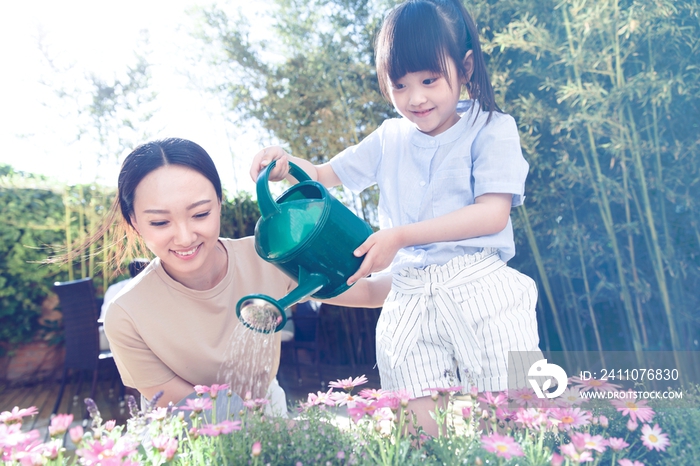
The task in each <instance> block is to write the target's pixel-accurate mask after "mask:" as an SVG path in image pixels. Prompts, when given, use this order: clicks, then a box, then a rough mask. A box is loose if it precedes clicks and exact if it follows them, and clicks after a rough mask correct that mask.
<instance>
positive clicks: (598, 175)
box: [562, 8, 643, 364]
mask: <svg viewBox="0 0 700 466" xmlns="http://www.w3.org/2000/svg"><path fill="white" fill-rule="evenodd" d="M562 14H563V16H564V26H565V28H566V34H567V39H568V43H569V52H570V54H571V57H576V56H577V53H576V49H575V47H574V44H573V33H572V31H571V24H570V21H569V16H568V14H567V12H566V9H564V8H562ZM571 67H572V69H573V72H574V78H575V81H576V85H577V86H578V88H579V89H580V90H583V84H582V79H581V73H580V71H579V69H578V66H577V65H576V63H575V62H573V63H572V64H571ZM584 126H585V130H586V135H587V140H588V150H582V151H581V155H582V156H583V159H584V163H585V166H586V170H587V171H588V173H589V176H590V177H591V181H592V183H591V184H592V186H593V189H594V192H595V193H596V196H597V198H598V202H597V204H598V207H599V209H600V212H601V217H602V219H603V225H604V226H605V229H606V231H607V233H608V237H609V239H610V243H611V247H612V249H613V255H614V258H615V265H616V268H617V275H618V280H619V283H620V288H621V295H622V296H621V297H622V302H623V306H624V309H625V313H626V315H627V324H628V326H629V328H630V333H631V337H632V346H633V348H634V352H635V354H636V357H637V359H638V362H639V363H640V364H643V356H642V344H641V339H640V335H639V329H638V328H637V324H636V321H635V315H634V310H633V308H632V302H631V297H630V293H629V289H628V286H627V281H626V279H625V273H624V265H623V263H622V256H621V254H620V249H619V246H618V244H617V237H616V235H615V228H614V222H613V217H612V213H611V208H610V201H609V200H608V196H607V191H606V187H605V182H604V176H603V173H602V171H601V169H600V162H599V157H598V151H597V148H596V141H595V135H594V133H593V128H591V125H590V123H586V124H585V125H584ZM587 152H590V157H591V161H592V163H593V167H594V168H595V176H594V175H593V172H592V170H591V167H590V163H589V161H588V157H587Z"/></svg>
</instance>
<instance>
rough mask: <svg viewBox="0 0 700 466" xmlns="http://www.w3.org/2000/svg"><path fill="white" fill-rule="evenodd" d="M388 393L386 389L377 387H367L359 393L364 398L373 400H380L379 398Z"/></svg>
mask: <svg viewBox="0 0 700 466" xmlns="http://www.w3.org/2000/svg"><path fill="white" fill-rule="evenodd" d="M385 394H386V391H384V390H382V389H376V388H365V389H363V390H362V391H360V393H359V395H360V396H361V397H362V398H365V399H368V400H371V399H374V400H378V399H379V398H381V397H383V396H384V395H385Z"/></svg>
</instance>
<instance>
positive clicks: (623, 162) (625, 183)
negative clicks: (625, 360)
mask: <svg viewBox="0 0 700 466" xmlns="http://www.w3.org/2000/svg"><path fill="white" fill-rule="evenodd" d="M620 121H622V116H620ZM620 167H622V187H623V200H624V206H625V219H626V221H627V228H626V229H625V230H626V232H627V249H628V252H629V257H630V266H631V269H632V281H633V284H634V287H635V289H637V290H640V289H641V285H640V280H639V274H638V273H637V261H636V254H635V247H634V237H633V235H632V232H631V230H630V225H632V213H631V209H630V204H629V192H630V188H629V175H628V173H627V157H626V154H625V150H624V149H622V151H621V153H620ZM635 304H636V309H637V319H639V326H640V330H641V332H642V341H643V342H644V346H645V347H647V346H648V345H649V339H648V336H647V331H646V325H645V323H644V313H643V311H642V300H641V298H640V296H639V292H637V293H636V295H635Z"/></svg>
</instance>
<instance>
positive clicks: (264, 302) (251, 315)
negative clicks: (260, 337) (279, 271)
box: [236, 294, 287, 333]
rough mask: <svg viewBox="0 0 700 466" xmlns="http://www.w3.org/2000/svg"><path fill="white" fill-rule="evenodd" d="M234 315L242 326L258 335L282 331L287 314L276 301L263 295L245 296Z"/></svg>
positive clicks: (239, 302)
mask: <svg viewBox="0 0 700 466" xmlns="http://www.w3.org/2000/svg"><path fill="white" fill-rule="evenodd" d="M236 315H237V316H238V319H239V320H240V321H241V323H242V324H243V325H245V326H246V327H248V328H249V329H251V330H255V331H256V332H260V333H273V332H278V331H280V330H282V327H284V325H285V324H286V323H287V313H286V312H284V309H282V308H281V307H280V306H279V304H278V303H277V301H276V300H274V299H272V298H271V297H269V296H266V295H264V294H253V295H247V296H244V297H243V298H241V299H240V300H239V301H238V304H237V305H236Z"/></svg>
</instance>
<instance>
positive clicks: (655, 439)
mask: <svg viewBox="0 0 700 466" xmlns="http://www.w3.org/2000/svg"><path fill="white" fill-rule="evenodd" d="M658 440H659V438H658V437H657V436H656V435H654V434H650V435H649V441H650V442H651V443H656V442H657V441H658Z"/></svg>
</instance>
